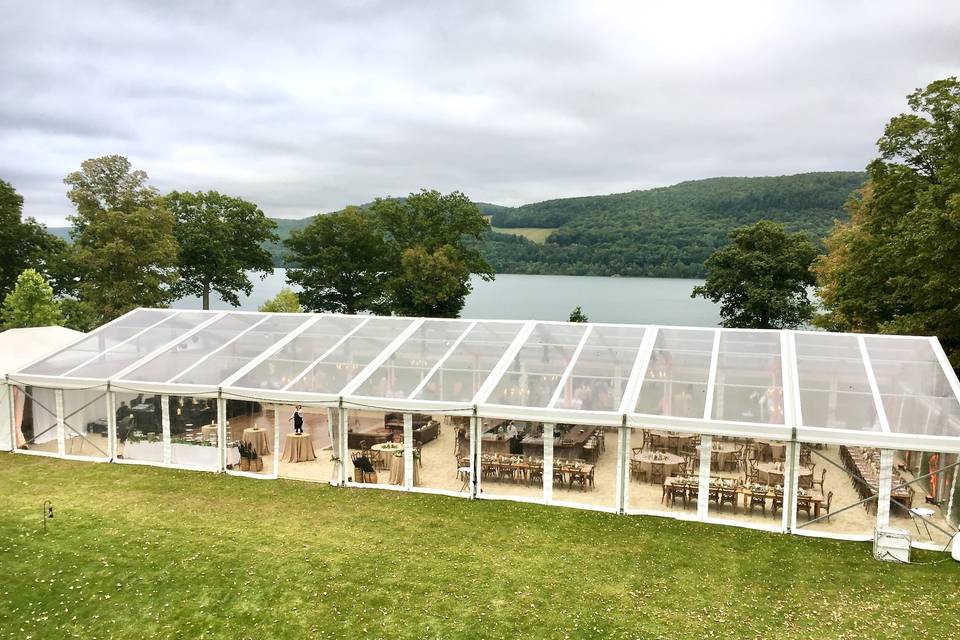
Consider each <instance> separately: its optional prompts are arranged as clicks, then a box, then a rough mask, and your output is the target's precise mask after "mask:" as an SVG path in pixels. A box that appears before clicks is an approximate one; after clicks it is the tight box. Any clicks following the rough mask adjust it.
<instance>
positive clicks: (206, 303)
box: [203, 282, 210, 311]
mask: <svg viewBox="0 0 960 640" xmlns="http://www.w3.org/2000/svg"><path fill="white" fill-rule="evenodd" d="M209 309H210V283H209V282H204V283H203V310H204V311H209Z"/></svg>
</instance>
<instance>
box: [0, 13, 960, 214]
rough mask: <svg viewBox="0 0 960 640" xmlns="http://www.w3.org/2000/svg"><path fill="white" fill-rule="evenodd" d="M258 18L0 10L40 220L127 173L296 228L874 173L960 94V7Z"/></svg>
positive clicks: (14, 149) (29, 204)
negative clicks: (442, 199) (430, 197)
mask: <svg viewBox="0 0 960 640" xmlns="http://www.w3.org/2000/svg"><path fill="white" fill-rule="evenodd" d="M254 4H255V3H253V2H243V3H236V4H234V3H228V2H217V3H215V2H193V1H191V2H183V3H175V2H166V1H165V2H143V3H136V2H124V3H117V4H111V3H107V2H101V3H90V4H87V3H77V2H51V1H48V0H42V1H35V2H29V3H27V2H22V1H20V0H17V1H15V2H13V1H9V0H0V15H2V16H3V17H2V20H0V178H2V179H5V180H7V181H9V182H12V183H13V184H14V186H15V187H16V188H17V190H18V191H19V192H20V193H21V194H22V195H23V196H24V198H25V212H26V213H27V214H28V215H33V216H35V217H37V218H38V219H40V220H41V221H43V222H46V223H48V224H54V225H56V224H62V223H63V220H64V217H65V216H66V215H67V214H69V213H70V211H71V209H70V204H69V202H68V201H67V199H66V197H65V195H64V193H65V188H64V185H63V183H62V179H63V177H64V176H65V175H66V174H67V173H69V172H70V171H73V170H75V169H77V168H78V167H79V165H80V162H81V161H83V160H84V159H86V158H90V157H95V156H100V155H106V154H113V153H118V154H122V155H125V156H127V157H129V158H130V159H131V161H132V162H133V164H134V166H135V167H136V168H139V169H143V170H145V171H146V172H147V173H148V174H149V175H150V179H151V182H152V184H154V185H155V186H156V187H158V188H159V189H160V190H161V191H163V192H166V191H169V190H171V189H180V190H183V189H188V190H197V189H204V190H206V189H215V190H218V191H221V192H224V193H229V194H231V195H238V196H241V197H244V198H247V199H249V200H253V201H254V202H257V203H258V204H259V205H260V206H261V208H263V210H264V211H266V212H267V213H268V214H269V215H272V216H278V217H303V216H306V215H311V214H314V213H316V212H318V211H330V210H335V209H339V208H341V207H343V206H344V205H347V204H360V203H363V202H367V201H369V200H371V199H373V198H374V197H376V196H386V195H393V196H397V195H403V194H406V193H408V192H410V191H413V190H416V189H419V188H420V187H429V188H436V189H440V190H441V191H444V192H446V191H450V190H453V189H459V190H461V191H464V192H465V193H466V194H467V195H468V196H470V197H471V198H473V199H474V200H481V201H487V202H495V203H500V204H507V205H516V204H523V203H526V202H535V201H539V200H545V199H550V198H555V197H563V196H571V195H589V194H598V193H612V192H618V191H628V190H631V189H639V188H646V187H651V186H660V185H666V184H672V183H674V182H678V181H681V180H688V179H694V178H704V177H711V176H718V175H750V176H752V175H779V174H785V173H798V172H803V171H818V170H838V169H851V170H859V169H862V168H863V166H864V165H865V164H866V162H867V161H868V160H869V159H870V158H871V157H872V156H873V155H874V153H875V147H874V143H875V142H876V139H877V138H878V137H879V135H880V134H881V132H882V129H883V125H884V124H885V122H886V121H887V120H888V119H889V118H890V117H891V116H892V115H894V114H896V113H900V112H902V111H904V110H905V109H906V103H905V101H904V97H905V95H906V94H907V93H909V92H910V91H912V90H913V89H914V88H916V87H919V86H923V85H926V84H927V83H928V82H930V81H932V80H935V79H938V78H942V77H946V76H948V75H956V74H958V73H960V3H958V2H951V1H943V2H931V3H922V2H895V3H887V2H863V3H857V2H797V3H778V2H769V1H765V2H756V3H752V2H717V1H710V2H703V3H681V2H669V3H667V2H659V3H653V2H650V3H646V4H645V6H644V7H638V6H637V5H638V4H639V3H636V2H629V3H623V4H608V3H602V2H596V1H589V2H588V1H583V2H576V3H574V2H569V3H568V2H557V1H555V0H550V1H546V0H544V1H542V2H518V1H513V2H503V3H497V2H451V1H438V2H400V1H385V2H345V3H343V4H337V3H334V2H322V3H317V2H309V1H303V2H290V3H285V2H277V1H272V2H264V3H262V4H261V6H254ZM81 5H84V6H81ZM94 6H96V7H97V8H96V9H94Z"/></svg>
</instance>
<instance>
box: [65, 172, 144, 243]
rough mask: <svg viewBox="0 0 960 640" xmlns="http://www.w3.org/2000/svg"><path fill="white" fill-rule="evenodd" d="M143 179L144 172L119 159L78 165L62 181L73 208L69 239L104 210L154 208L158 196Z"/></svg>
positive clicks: (131, 210) (81, 231) (129, 211)
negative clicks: (66, 188)
mask: <svg viewBox="0 0 960 640" xmlns="http://www.w3.org/2000/svg"><path fill="white" fill-rule="evenodd" d="M147 180H148V176H147V174H146V172H144V171H140V170H134V169H133V165H131V164H130V161H129V160H128V159H127V158H125V157H123V156H119V155H112V156H102V157H100V158H90V159H89V160H84V161H83V162H81V163H80V170H79V171H74V172H73V173H70V174H69V175H68V176H67V177H66V178H64V179H63V182H64V184H66V185H68V186H69V187H70V190H69V191H68V192H67V197H68V198H69V199H70V201H71V202H72V203H73V204H74V206H75V207H76V208H77V212H76V213H75V214H74V215H72V216H70V221H71V222H72V223H73V230H72V232H71V233H72V234H73V236H74V237H77V236H78V235H80V234H81V233H83V231H84V229H85V228H86V226H87V223H89V222H90V221H91V220H93V219H94V218H96V217H97V216H98V215H99V214H100V213H102V212H104V211H123V212H126V213H131V212H133V211H136V210H137V209H150V208H153V207H155V206H156V204H157V197H158V195H159V194H158V192H157V190H156V189H154V188H153V187H151V186H150V185H149V184H147Z"/></svg>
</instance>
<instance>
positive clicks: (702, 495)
mask: <svg viewBox="0 0 960 640" xmlns="http://www.w3.org/2000/svg"><path fill="white" fill-rule="evenodd" d="M712 453H713V436H710V435H701V436H700V469H699V474H698V475H699V477H698V478H697V485H698V487H699V490H698V491H697V519H699V520H701V521H703V520H706V519H707V516H708V515H709V513H710V457H711V455H712Z"/></svg>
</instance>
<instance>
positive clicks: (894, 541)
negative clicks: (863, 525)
mask: <svg viewBox="0 0 960 640" xmlns="http://www.w3.org/2000/svg"><path fill="white" fill-rule="evenodd" d="M873 557H874V558H876V559H877V560H886V561H888V562H897V561H899V562H910V533H909V532H907V531H906V530H904V529H892V528H889V529H877V531H876V533H874V534H873Z"/></svg>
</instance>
